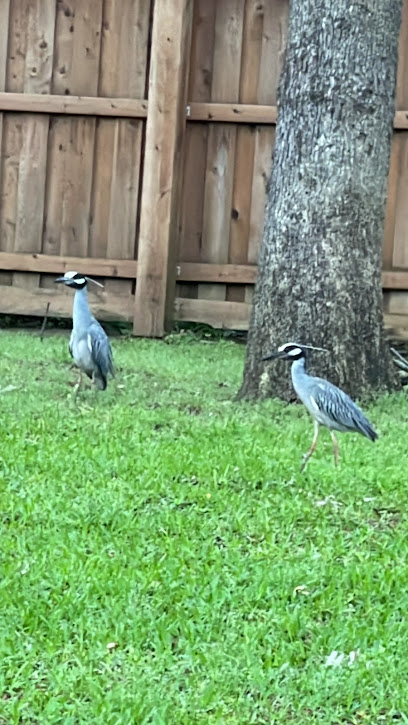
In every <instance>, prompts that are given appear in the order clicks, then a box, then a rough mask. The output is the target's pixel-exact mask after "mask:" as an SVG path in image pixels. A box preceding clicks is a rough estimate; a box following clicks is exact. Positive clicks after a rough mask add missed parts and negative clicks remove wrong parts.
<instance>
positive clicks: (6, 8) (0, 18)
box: [0, 0, 10, 284]
mask: <svg viewBox="0 0 408 725" xmlns="http://www.w3.org/2000/svg"><path fill="white" fill-rule="evenodd" d="M9 16H10V0H4V2H2V3H0V92H2V91H4V90H5V88H6V69H7V50H8V41H9ZM3 121H4V114H3V113H0V192H1V196H2V189H3V158H2V150H3ZM2 206H3V205H2V204H1V206H0V218H1V215H2ZM0 230H1V231H2V225H1V221H0ZM2 245H3V242H2V239H1V238H0V249H1V248H2ZM9 281H10V278H9V277H8V276H6V275H4V274H0V284H2V283H3V284H4V283H8V282H9Z"/></svg>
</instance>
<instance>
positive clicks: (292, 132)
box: [238, 0, 402, 400]
mask: <svg viewBox="0 0 408 725" xmlns="http://www.w3.org/2000/svg"><path fill="white" fill-rule="evenodd" d="M401 4H402V3H401V0H291V3H290V19H289V32H288V42H287V48H286V55H285V61H284V67H283V71H282V76H281V81H280V89H279V101H278V108H279V114H278V124H277V129H276V144H275V152H274V163H273V168H272V174H271V179H270V181H269V189H268V200H267V206H266V214H265V228H264V235H263V243H262V248H261V254H260V260H259V279H258V283H257V285H256V289H255V295H254V305H253V312H252V319H251V325H250V331H249V339H248V347H247V358H246V364H245V371H244V380H243V384H242V387H241V390H240V392H239V394H238V397H243V398H264V397H268V396H277V397H280V398H282V399H284V400H291V399H292V398H293V391H292V386H291V381H290V375H289V369H288V366H287V364H286V366H285V363H282V362H280V363H279V362H278V363H268V364H265V363H263V362H262V356H263V355H265V354H266V353H268V352H269V351H271V350H274V349H276V348H277V347H278V346H279V345H280V344H282V343H284V342H300V343H303V344H311V345H316V346H318V347H323V348H327V349H328V350H329V351H330V354H325V353H313V355H312V356H311V362H312V363H313V365H312V367H313V372H314V373H315V374H318V375H321V376H322V377H326V378H328V379H330V380H331V381H332V382H334V383H336V384H337V385H340V387H342V388H343V389H344V390H345V391H346V392H347V393H349V394H350V395H352V396H353V397H357V398H361V397H365V396H367V395H372V394H373V393H374V392H376V391H379V390H381V389H388V390H391V389H395V388H396V387H397V386H398V379H397V375H396V373H395V371H394V368H393V365H392V362H391V359H390V353H389V350H388V345H387V343H386V340H385V335H384V329H383V312H382V291H381V257H382V242H383V233H384V216H385V199H386V190H387V176H388V170H389V159H390V148H391V137H392V124H393V117H394V96H395V84H396V70H397V53H398V35H399V28H400V21H401Z"/></svg>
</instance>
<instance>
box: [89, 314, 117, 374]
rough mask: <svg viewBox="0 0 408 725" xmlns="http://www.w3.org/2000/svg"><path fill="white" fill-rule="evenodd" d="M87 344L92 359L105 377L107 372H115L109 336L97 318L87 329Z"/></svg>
mask: <svg viewBox="0 0 408 725" xmlns="http://www.w3.org/2000/svg"><path fill="white" fill-rule="evenodd" d="M88 345H89V348H90V350H91V353H92V359H93V361H94V362H95V364H96V365H97V366H98V368H99V370H100V371H101V373H102V375H103V376H104V377H105V378H106V376H107V375H108V373H110V374H111V375H112V376H113V375H114V374H115V370H114V367H113V357H112V348H111V346H110V342H109V338H108V336H107V334H106V332H105V330H104V329H103V327H102V326H101V325H100V324H99V322H98V321H97V320H94V321H93V322H92V324H91V326H90V328H89V330H88Z"/></svg>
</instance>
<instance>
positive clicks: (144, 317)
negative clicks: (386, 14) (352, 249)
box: [0, 0, 408, 336]
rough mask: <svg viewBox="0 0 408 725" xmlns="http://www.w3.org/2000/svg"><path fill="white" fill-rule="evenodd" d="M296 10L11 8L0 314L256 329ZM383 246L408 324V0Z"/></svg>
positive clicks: (199, 5)
mask: <svg viewBox="0 0 408 725" xmlns="http://www.w3.org/2000/svg"><path fill="white" fill-rule="evenodd" d="M288 7H289V0H222V2H220V1H219V0H121V2H118V1H117V0H31V1H30V2H27V0H1V2H0V142H1V166H0V190H1V209H0V270H1V271H0V313H16V314H36V315H42V314H43V313H44V311H45V309H46V307H47V303H48V302H50V305H51V306H50V314H53V315H61V316H63V315H69V314H70V312H71V305H72V297H71V295H70V294H69V292H68V291H67V290H60V289H56V288H55V286H54V283H53V280H54V278H55V275H56V274H57V273H61V272H62V271H64V270H66V269H77V270H78V271H81V272H84V273H88V274H90V275H93V276H96V277H98V278H99V279H102V281H104V283H105V289H104V291H103V292H96V293H95V294H94V295H93V298H92V303H93V306H94V309H95V310H96V314H97V315H98V316H99V317H100V318H101V319H122V320H128V321H133V325H134V332H135V334H138V335H146V336H161V335H162V334H163V332H164V329H165V327H166V325H169V324H171V322H172V320H174V319H176V320H185V321H187V320H191V321H200V322H208V323H209V324H212V325H214V326H217V327H227V328H235V329H245V328H246V327H247V326H248V320H249V311H250V305H251V299H252V291H253V284H254V281H255V278H256V272H257V267H256V264H257V259H258V252H259V245H260V240H261V235H262V226H263V213H264V203H265V185H266V181H267V178H268V176H269V172H270V165H271V154H272V148H273V142H274V132H275V123H276V90H277V85H278V79H279V74H280V69H281V65H282V60H283V52H284V47H285V34H286V28H287V16H288ZM394 125H395V133H394V139H393V147H392V160H391V171H390V177H389V197H388V205H387V224H386V233H385V240H384V274H383V286H384V290H385V295H384V300H385V310H386V313H387V317H386V319H387V323H388V324H390V325H393V326H394V327H396V328H398V329H399V331H401V330H402V331H403V332H402V334H406V330H407V329H408V204H407V202H406V190H407V188H408V0H404V17H403V26H402V30H401V38H400V59H399V70H398V92H397V113H396V116H395V124H394Z"/></svg>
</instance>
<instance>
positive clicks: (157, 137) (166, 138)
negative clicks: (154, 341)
mask: <svg viewBox="0 0 408 725" xmlns="http://www.w3.org/2000/svg"><path fill="white" fill-rule="evenodd" d="M192 16H193V3H192V0H161V2H160V3H155V6H154V16H153V32H152V45H151V61H150V78H149V115H148V118H147V124H146V144H145V165H144V178H143V187H142V200H141V219H140V234H139V249H138V274H139V276H138V281H137V285H136V295H135V316H134V328H133V330H134V334H135V335H144V336H149V337H161V336H162V335H163V334H164V330H165V328H166V325H167V324H168V322H169V320H172V315H173V299H174V292H175V262H176V258H177V257H176V254H177V246H178V224H179V216H178V215H179V207H180V194H181V177H182V168H183V167H182V164H183V150H184V135H185V107H186V96H187V79H188V61H189V55H190V40H191V25H192Z"/></svg>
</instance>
